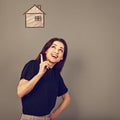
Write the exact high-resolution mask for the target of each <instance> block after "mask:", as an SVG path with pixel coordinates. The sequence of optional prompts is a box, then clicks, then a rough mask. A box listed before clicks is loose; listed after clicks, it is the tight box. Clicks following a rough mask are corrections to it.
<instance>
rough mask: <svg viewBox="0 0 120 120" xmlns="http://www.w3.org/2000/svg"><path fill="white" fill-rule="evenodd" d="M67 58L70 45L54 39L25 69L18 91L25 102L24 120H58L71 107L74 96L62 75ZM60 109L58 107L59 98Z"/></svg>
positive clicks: (22, 119) (23, 108)
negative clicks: (72, 96)
mask: <svg viewBox="0 0 120 120" xmlns="http://www.w3.org/2000/svg"><path fill="white" fill-rule="evenodd" d="M66 57H67V44H66V42H65V40H63V39H61V38H52V39H50V40H49V41H48V42H47V43H46V44H45V46H44V47H43V49H42V50H41V52H40V53H39V55H38V57H37V58H36V59H35V60H30V61H29V62H28V63H27V64H26V65H25V66H24V68H23V70H22V73H21V77H20V81H19V84H18V87H17V94H18V96H19V97H20V98H21V101H22V116H21V120H54V119H55V118H57V117H58V116H59V114H60V113H61V112H62V111H63V110H64V109H65V108H66V107H67V106H68V104H69V103H70V95H69V93H68V88H67V87H66V85H65V83H64V81H63V78H62V76H61V74H60V72H61V70H62V68H63V66H64V63H65V61H66ZM59 96H61V97H62V101H61V103H60V105H58V106H57V107H56V109H54V110H53V108H54V107H55V103H56V99H57V97H59Z"/></svg>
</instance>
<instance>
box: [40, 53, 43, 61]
mask: <svg viewBox="0 0 120 120" xmlns="http://www.w3.org/2000/svg"><path fill="white" fill-rule="evenodd" d="M40 61H41V62H43V55H42V54H40Z"/></svg>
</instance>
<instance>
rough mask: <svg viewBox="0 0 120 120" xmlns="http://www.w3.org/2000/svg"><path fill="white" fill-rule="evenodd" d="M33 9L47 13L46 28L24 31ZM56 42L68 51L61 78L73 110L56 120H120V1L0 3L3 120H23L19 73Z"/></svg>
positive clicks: (14, 0) (0, 0)
mask: <svg viewBox="0 0 120 120" xmlns="http://www.w3.org/2000/svg"><path fill="white" fill-rule="evenodd" d="M34 4H40V5H41V9H42V10H43V11H44V12H45V13H46V15H45V27H44V28H25V16H24V15H23V13H24V12H25V11H27V10H28V9H29V8H30V7H31V6H33V5H34ZM52 37H61V38H64V39H65V40H66V42H67V43H68V47H69V53H68V58H67V61H66V64H65V66H64V69H63V71H62V75H63V78H64V81H65V83H66V85H67V86H68V88H69V92H70V95H71V104H70V105H69V107H68V108H67V109H66V110H65V111H64V112H63V113H62V114H61V116H59V118H58V120H119V119H120V1H119V0H64V1H63V0H0V119H1V120H19V117H20V115H21V101H20V99H19V98H18V97H17V84H18V82H19V78H20V74H21V70H22V68H23V66H24V65H25V63H26V62H28V61H29V60H30V59H34V58H36V56H37V55H38V53H39V51H40V50H41V48H42V47H43V45H44V44H45V43H46V42H47V41H48V40H49V39H50V38H52ZM57 103H59V99H58V102H57Z"/></svg>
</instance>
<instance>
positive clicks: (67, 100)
mask: <svg viewBox="0 0 120 120" xmlns="http://www.w3.org/2000/svg"><path fill="white" fill-rule="evenodd" d="M62 99H63V100H62V102H61V103H60V105H59V106H58V107H57V108H56V109H55V110H54V111H53V112H52V113H51V115H50V118H51V119H50V120H53V119H55V118H56V117H57V116H59V114H60V113H61V112H62V111H63V110H64V109H65V108H66V107H67V106H68V105H69V103H70V96H69V93H66V94H65V95H63V96H62Z"/></svg>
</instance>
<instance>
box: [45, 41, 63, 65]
mask: <svg viewBox="0 0 120 120" xmlns="http://www.w3.org/2000/svg"><path fill="white" fill-rule="evenodd" d="M45 53H46V60H47V61H49V62H50V63H52V64H56V63H57V62H59V61H60V60H62V59H63V54H64V44H63V43H62V42H59V41H54V42H53V44H52V45H51V46H50V48H48V50H47V51H46V52H45Z"/></svg>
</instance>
